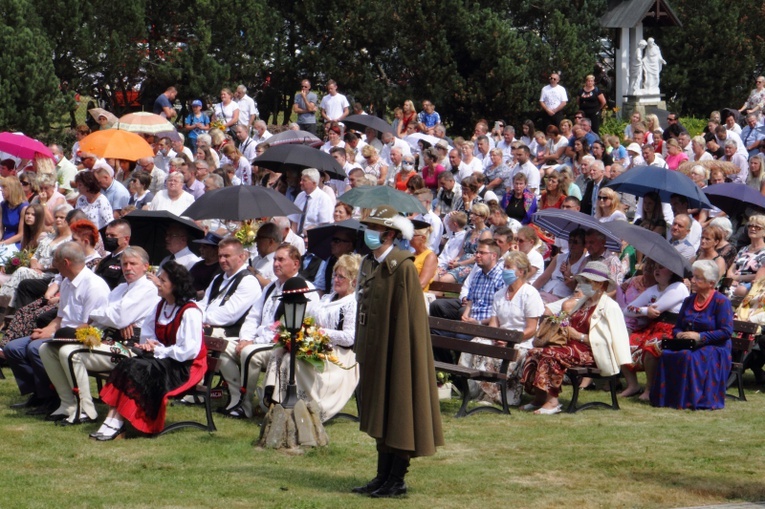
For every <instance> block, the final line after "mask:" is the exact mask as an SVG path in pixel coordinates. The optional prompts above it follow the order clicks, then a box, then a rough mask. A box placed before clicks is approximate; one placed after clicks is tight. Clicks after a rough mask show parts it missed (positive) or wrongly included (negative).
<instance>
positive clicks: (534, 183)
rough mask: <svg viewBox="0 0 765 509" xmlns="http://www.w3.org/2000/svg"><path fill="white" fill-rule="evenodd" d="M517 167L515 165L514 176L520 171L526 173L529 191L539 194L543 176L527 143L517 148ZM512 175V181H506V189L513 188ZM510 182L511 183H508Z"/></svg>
mask: <svg viewBox="0 0 765 509" xmlns="http://www.w3.org/2000/svg"><path fill="white" fill-rule="evenodd" d="M515 163H516V164H515V167H513V172H512V177H515V176H516V175H517V174H518V173H523V174H524V175H526V187H528V189H529V191H531V192H532V193H535V194H537V195H539V187H540V183H541V181H542V177H541V176H540V174H539V169H538V168H537V167H536V166H534V163H532V162H531V151H530V150H529V147H527V146H526V145H521V146H519V147H518V148H516V149H515ZM512 177H511V179H510V182H509V183H508V182H504V186H505V189H507V188H512V186H513V184H512ZM508 184H509V185H508Z"/></svg>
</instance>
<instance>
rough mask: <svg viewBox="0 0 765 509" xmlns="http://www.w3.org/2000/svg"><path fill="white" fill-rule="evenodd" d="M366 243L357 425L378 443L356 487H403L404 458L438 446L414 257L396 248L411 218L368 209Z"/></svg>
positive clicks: (391, 492)
mask: <svg viewBox="0 0 765 509" xmlns="http://www.w3.org/2000/svg"><path fill="white" fill-rule="evenodd" d="M362 222H363V223H365V224H366V225H367V230H366V232H365V236H364V242H365V243H366V245H367V246H368V247H369V248H370V249H371V250H372V253H371V254H370V255H368V256H367V257H366V258H364V261H363V262H362V264H361V270H360V272H359V283H358V292H359V302H358V314H357V324H356V343H355V350H356V360H357V361H358V363H359V368H360V372H361V380H360V382H359V387H360V399H361V415H360V421H361V424H360V427H361V430H362V431H364V432H366V433H367V434H369V435H370V436H371V437H373V438H374V439H375V440H376V441H377V454H378V459H377V476H376V477H375V478H374V479H372V480H371V481H370V482H369V483H368V484H366V485H365V486H360V487H358V488H354V489H353V491H354V492H356V493H366V494H370V495H371V496H372V497H376V498H377V497H392V496H397V495H402V494H404V493H406V484H405V483H404V476H405V475H406V472H407V470H408V468H409V460H410V458H413V457H417V456H430V455H433V454H435V452H436V447H437V446H440V445H443V443H444V437H443V433H442V430H441V414H440V408H439V402H438V390H437V388H436V378H435V368H434V367H433V349H432V347H431V342H430V330H429V327H428V313H427V310H426V308H425V300H424V298H423V294H422V288H421V287H420V281H419V277H418V274H417V269H416V268H415V266H414V263H413V259H414V256H413V255H412V254H411V253H410V252H408V251H403V250H401V249H398V248H397V247H394V242H395V241H396V240H397V239H398V238H404V239H407V240H409V239H411V238H412V234H413V232H414V227H413V226H412V223H411V221H409V220H408V219H406V218H405V217H403V216H401V215H399V213H398V212H397V211H396V210H395V209H393V208H392V207H389V206H384V207H380V208H378V209H374V210H372V213H371V214H370V216H369V217H368V218H367V219H365V220H363V221H362Z"/></svg>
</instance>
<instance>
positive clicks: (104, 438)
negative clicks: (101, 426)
mask: <svg viewBox="0 0 765 509" xmlns="http://www.w3.org/2000/svg"><path fill="white" fill-rule="evenodd" d="M88 436H89V437H90V438H92V439H93V440H98V441H99V442H109V441H110V440H119V439H122V438H125V426H124V425H123V426H122V427H121V428H120V429H118V430H117V431H115V432H114V433H111V434H109V435H104V434H102V433H97V432H96V433H91V434H90V435H88Z"/></svg>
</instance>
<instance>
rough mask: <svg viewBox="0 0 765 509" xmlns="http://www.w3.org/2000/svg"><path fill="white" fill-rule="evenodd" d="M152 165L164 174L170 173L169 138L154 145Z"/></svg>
mask: <svg viewBox="0 0 765 509" xmlns="http://www.w3.org/2000/svg"><path fill="white" fill-rule="evenodd" d="M154 146H155V149H154V165H155V166H156V167H157V168H159V169H160V170H162V171H164V172H165V173H169V172H170V159H172V157H170V155H169V154H170V138H162V139H160V140H159V141H158V142H156V143H155V145H154Z"/></svg>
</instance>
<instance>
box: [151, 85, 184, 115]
mask: <svg viewBox="0 0 765 509" xmlns="http://www.w3.org/2000/svg"><path fill="white" fill-rule="evenodd" d="M177 95H178V91H177V90H176V89H175V87H167V90H165V91H164V92H162V93H161V94H159V96H158V97H157V99H156V100H155V101H154V109H153V111H154V113H155V114H156V115H162V116H163V117H165V118H167V119H173V118H175V116H176V115H177V114H178V112H177V111H175V108H173V101H175V97H176V96H177Z"/></svg>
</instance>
